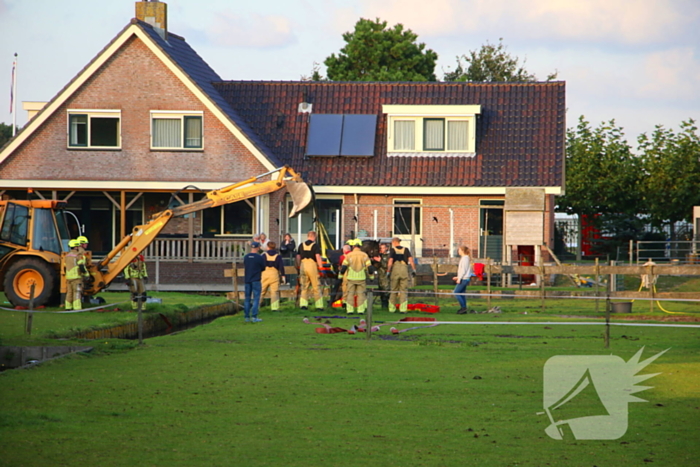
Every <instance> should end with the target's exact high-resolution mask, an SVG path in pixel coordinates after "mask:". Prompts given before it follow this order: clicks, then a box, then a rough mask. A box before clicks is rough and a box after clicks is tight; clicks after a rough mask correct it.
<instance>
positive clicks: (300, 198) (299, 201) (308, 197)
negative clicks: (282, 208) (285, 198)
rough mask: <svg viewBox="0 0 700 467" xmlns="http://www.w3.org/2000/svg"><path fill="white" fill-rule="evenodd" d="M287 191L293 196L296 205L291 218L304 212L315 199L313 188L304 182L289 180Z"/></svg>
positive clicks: (290, 214) (293, 207)
mask: <svg viewBox="0 0 700 467" xmlns="http://www.w3.org/2000/svg"><path fill="white" fill-rule="evenodd" d="M287 190H288V191H289V194H290V195H291V196H292V202H293V203H294V206H292V211H291V212H290V213H289V217H294V216H296V215H297V214H298V213H299V212H301V211H303V210H304V208H306V206H308V205H309V203H311V201H312V200H313V198H314V195H313V192H312V191H311V187H310V186H309V185H307V184H306V183H304V182H296V181H294V180H287Z"/></svg>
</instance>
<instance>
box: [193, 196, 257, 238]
mask: <svg viewBox="0 0 700 467" xmlns="http://www.w3.org/2000/svg"><path fill="white" fill-rule="evenodd" d="M253 208H254V206H253V203H251V202H250V201H249V200H244V201H239V202H237V203H231V204H225V205H223V206H220V207H218V208H212V209H205V210H204V211H203V218H204V235H205V236H207V237H213V236H216V235H233V236H235V235H245V236H249V237H250V236H252V235H253V226H254V225H255V222H254V214H255V213H254V211H255V210H254V209H253Z"/></svg>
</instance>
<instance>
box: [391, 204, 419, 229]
mask: <svg viewBox="0 0 700 467" xmlns="http://www.w3.org/2000/svg"><path fill="white" fill-rule="evenodd" d="M418 205H420V200H394V235H412V234H416V235H420V231H421V208H420V206H418ZM411 212H413V223H412V222H411ZM411 227H414V228H415V232H412V231H411Z"/></svg>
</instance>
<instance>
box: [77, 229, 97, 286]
mask: <svg viewBox="0 0 700 467" xmlns="http://www.w3.org/2000/svg"><path fill="white" fill-rule="evenodd" d="M75 241H76V242H78V255H80V257H81V258H82V259H83V261H84V264H85V267H86V269H87V273H85V274H83V284H84V285H88V286H89V285H91V284H92V282H93V281H94V279H93V277H92V275H91V274H90V265H92V253H91V252H90V251H88V243H89V242H88V238H87V237H85V236H84V235H81V236H80V237H78V238H76V239H75Z"/></svg>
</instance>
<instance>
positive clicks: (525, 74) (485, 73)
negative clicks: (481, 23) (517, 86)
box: [444, 38, 557, 83]
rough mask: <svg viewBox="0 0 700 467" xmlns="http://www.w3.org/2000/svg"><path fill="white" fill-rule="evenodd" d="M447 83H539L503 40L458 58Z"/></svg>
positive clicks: (551, 76)
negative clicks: (508, 49)
mask: <svg viewBox="0 0 700 467" xmlns="http://www.w3.org/2000/svg"><path fill="white" fill-rule="evenodd" d="M556 77H557V72H556V71H555V72H554V73H551V74H549V75H548V76H547V81H551V80H553V79H556ZM444 80H445V81H475V82H486V83H491V82H505V81H509V82H529V81H537V78H536V77H535V75H534V74H532V73H530V72H529V71H527V70H526V69H525V60H523V64H522V65H520V63H518V58H517V57H513V56H511V55H510V54H509V53H508V51H507V48H506V46H505V45H503V38H500V39H498V44H490V43H488V42H486V44H484V45H482V46H481V49H479V50H471V51H470V52H469V54H468V55H462V56H461V57H457V67H456V68H455V70H454V71H451V72H447V73H445V76H444Z"/></svg>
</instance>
